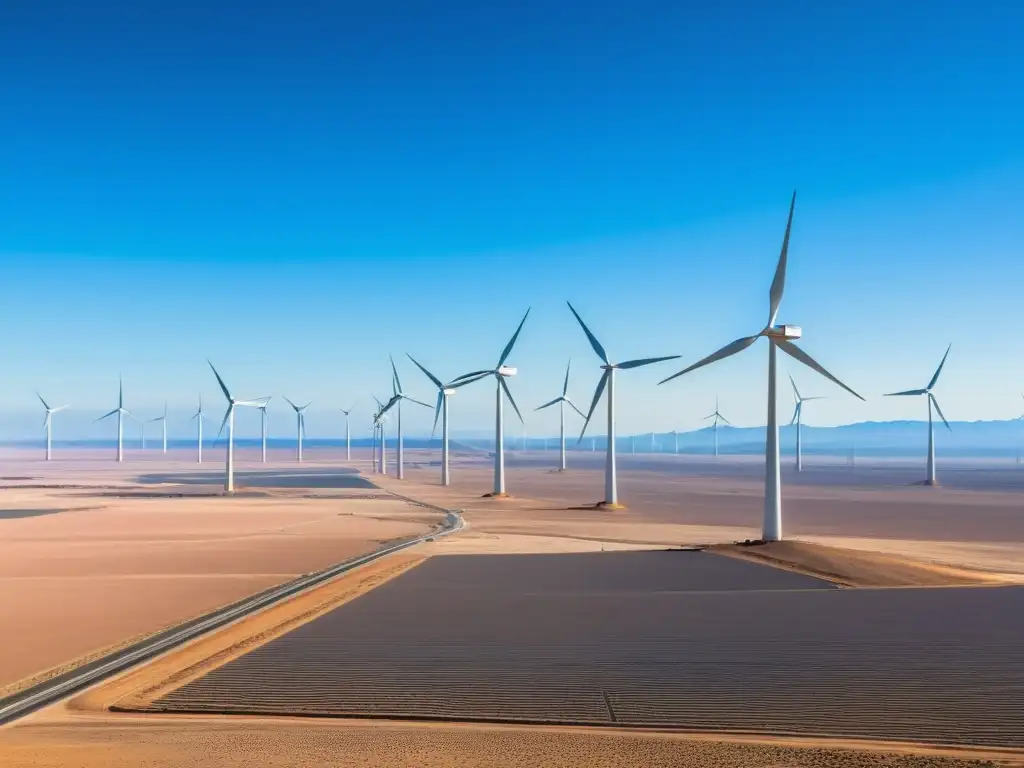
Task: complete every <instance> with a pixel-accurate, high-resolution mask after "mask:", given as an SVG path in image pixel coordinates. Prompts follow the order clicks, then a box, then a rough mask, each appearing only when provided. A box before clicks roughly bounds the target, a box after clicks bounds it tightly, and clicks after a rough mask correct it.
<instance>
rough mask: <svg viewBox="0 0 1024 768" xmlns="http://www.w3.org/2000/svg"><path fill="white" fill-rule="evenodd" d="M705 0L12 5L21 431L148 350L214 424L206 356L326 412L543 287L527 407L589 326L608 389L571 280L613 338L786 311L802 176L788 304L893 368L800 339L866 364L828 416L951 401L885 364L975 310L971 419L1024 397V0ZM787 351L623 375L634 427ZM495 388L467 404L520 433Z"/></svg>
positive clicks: (465, 420) (836, 344) (130, 396)
mask: <svg viewBox="0 0 1024 768" xmlns="http://www.w3.org/2000/svg"><path fill="white" fill-rule="evenodd" d="M687 5H688V4H683V3H669V2H660V3H653V2H636V0H634V1H633V2H628V3H627V2H615V3H601V4H593V3H584V2H564V3H559V4H551V3H541V2H533V1H532V0H528V1H526V2H520V3H515V4H491V3H470V2H438V3H430V4H428V3H406V2H393V3H385V4H380V3H378V4H366V3H358V4H357V3H329V2H288V3H284V2H269V1H268V0H254V1H253V2H251V3H247V4H243V5H240V4H238V3H218V2H216V1H213V2H210V3H207V4H199V3H167V2H161V3H158V2H152V1H148V0H131V1H129V0H121V1H118V0H109V1H108V2H103V3H98V2H97V3H90V2H83V1H82V0H78V1H72V0H65V1H63V2H61V1H59V0H49V1H47V2H27V1H24V0H15V1H14V2H8V3H4V4H3V6H2V7H0V70H2V71H3V72H4V73H5V75H4V77H3V78H0V104H3V118H2V119H0V148H2V151H0V328H2V335H0V371H2V373H0V391H2V396H3V404H2V406H0V408H2V411H0V416H2V419H3V421H2V423H0V438H2V437H11V436H22V435H25V434H36V430H37V428H38V423H37V422H38V421H39V420H40V419H39V418H37V417H41V414H40V413H37V412H36V411H37V405H38V404H37V403H35V402H34V395H33V394H32V392H33V390H35V389H37V388H39V389H41V390H43V391H44V394H46V395H47V396H48V397H49V398H51V399H53V400H55V401H60V402H71V403H73V404H74V405H75V406H76V408H77V409H78V411H79V417H78V418H80V420H81V422H82V424H81V427H78V426H76V427H75V428H74V429H75V430H79V429H80V430H81V434H80V435H79V436H86V435H89V434H94V435H96V436H97V437H100V436H105V434H106V432H104V430H101V429H98V428H89V429H87V428H86V427H85V421H86V418H85V417H86V416H89V417H92V416H94V415H96V414H97V413H99V412H101V411H105V410H109V408H111V407H113V404H114V402H113V401H114V399H115V396H116V386H117V375H118V372H123V374H124V376H125V386H126V399H127V404H128V406H129V407H131V408H134V409H136V410H138V411H140V412H141V413H142V414H143V415H156V411H157V410H158V409H159V408H160V405H161V403H162V401H163V399H164V398H165V397H166V398H168V399H169V400H170V401H171V407H172V415H174V417H175V420H174V421H173V423H172V425H171V432H172V434H183V433H185V432H187V431H189V430H190V429H191V428H190V427H189V426H188V425H187V424H186V423H185V422H184V420H183V419H184V417H185V416H187V415H190V414H186V413H185V410H186V409H187V408H190V407H191V405H192V402H193V400H194V397H195V393H196V391H197V390H198V389H202V391H204V392H205V393H206V396H207V398H208V399H209V401H210V402H211V403H215V402H217V401H216V400H215V396H216V389H215V382H214V381H213V379H212V377H211V376H210V375H209V373H208V371H207V370H205V369H204V366H205V363H204V358H205V357H207V356H209V357H211V358H213V359H214V361H215V362H216V363H217V364H218V365H219V366H220V367H221V368H222V372H223V373H224V375H225V377H226V378H227V379H228V380H229V383H232V385H233V386H235V387H236V388H237V389H238V390H239V393H240V394H242V395H263V394H268V393H276V394H285V395H288V396H289V397H292V398H293V399H297V400H298V399H301V400H306V399H312V400H314V401H315V404H314V406H313V408H312V409H311V414H310V421H309V432H310V434H311V436H326V435H328V434H333V433H337V432H338V431H339V429H340V422H334V421H329V420H333V419H334V418H335V416H334V415H331V412H330V410H329V409H331V408H335V407H338V406H342V405H344V406H347V405H348V404H350V402H351V401H354V400H355V401H359V402H360V403H361V404H362V405H363V406H364V408H363V415H364V417H365V416H366V415H367V413H368V406H369V403H370V399H369V394H370V392H371V391H372V392H377V393H378V394H380V395H384V394H385V393H386V391H387V389H388V387H389V371H388V367H387V366H388V363H387V354H388V352H389V351H392V352H394V353H395V355H396V358H397V357H398V356H399V354H401V353H404V352H406V351H408V352H411V353H413V354H414V355H416V356H418V357H420V358H421V359H422V360H423V362H425V363H427V364H428V365H433V366H434V367H436V369H437V373H438V374H439V375H441V376H442V377H444V378H450V377H453V376H455V375H457V374H459V373H461V372H464V371H465V370H469V369H473V368H477V367H482V366H484V365H488V364H492V363H493V362H494V358H496V356H497V355H498V353H499V352H500V350H501V348H502V346H503V345H504V343H505V341H506V340H507V338H508V336H509V335H510V334H511V332H512V331H513V330H514V328H515V325H516V323H517V322H518V320H519V317H520V316H521V314H522V312H523V311H525V309H526V307H527V306H530V305H532V306H533V308H534V310H533V313H532V314H531V317H530V320H529V321H528V323H527V326H526V328H525V329H524V332H523V335H522V338H521V341H520V344H521V346H520V348H519V350H518V351H517V352H516V353H515V354H514V355H513V359H512V360H511V361H510V362H513V363H514V364H517V365H519V367H520V369H521V377H520V378H519V379H518V380H516V381H515V382H514V383H513V391H514V393H515V394H516V396H517V400H518V401H519V404H520V406H521V407H522V408H523V409H524V411H525V410H526V409H527V408H532V407H533V406H535V405H538V404H539V403H541V402H544V401H545V400H547V399H550V398H551V397H554V396H555V395H556V394H558V391H559V388H560V384H561V376H562V373H563V371H564V363H565V359H566V358H567V357H568V356H570V355H572V356H573V357H574V360H575V372H574V379H573V384H572V394H573V395H575V397H576V399H577V401H578V402H579V404H580V407H584V406H585V404H587V403H588V402H589V399H590V395H591V392H592V389H593V386H594V383H595V382H596V379H597V374H598V370H597V368H596V363H597V360H596V357H595V356H594V355H593V353H592V352H591V351H590V349H589V346H588V345H587V344H586V340H585V338H584V337H583V334H582V333H581V332H580V330H579V329H578V327H576V326H575V325H574V322H573V319H572V317H571V315H570V314H569V312H568V310H567V309H566V308H565V304H564V302H565V300H566V299H571V300H572V301H573V302H574V304H575V305H576V306H577V308H578V309H579V311H580V312H581V313H582V314H583V316H584V318H586V319H588V321H589V322H590V323H591V326H592V328H593V329H594V331H595V333H597V335H598V337H599V338H600V339H601V340H602V341H603V342H604V343H605V346H606V347H608V349H609V352H610V353H611V354H612V356H613V357H616V358H619V359H623V358H627V357H635V356H648V355H659V354H682V355H683V361H682V362H683V363H684V364H685V363H689V362H692V361H693V360H695V359H697V358H699V357H701V356H703V355H705V354H707V353H709V352H711V351H713V350H714V349H716V348H717V347H719V346H721V345H722V344H724V343H726V342H728V341H730V340H732V339H733V338H735V337H737V336H739V335H746V334H747V333H750V332H756V331H757V330H759V329H760V327H761V326H762V325H763V323H764V320H765V318H766V315H767V293H768V287H769V284H770V282H771V277H772V270H773V269H774V263H775V259H776V258H777V256H778V249H779V245H780V241H781V237H782V230H783V227H784V223H785V214H786V205H787V203H788V199H789V195H790V192H791V190H792V189H793V188H797V189H798V190H799V199H798V204H797V214H796V223H795V226H794V232H793V241H792V247H791V252H790V254H791V261H790V279H789V282H788V285H787V294H786V298H785V301H784V302H783V309H782V312H781V314H780V320H783V321H786V322H791V323H796V324H799V325H802V326H803V327H804V329H805V342H804V347H805V349H807V350H808V351H810V352H811V353H812V354H814V355H815V356H816V357H817V358H818V359H819V360H820V361H821V362H822V363H823V364H825V365H826V366H828V367H830V368H831V369H832V370H833V372H834V373H836V374H837V375H839V376H840V377H841V378H843V379H845V380H846V381H847V382H848V383H849V384H851V385H852V386H854V387H855V388H857V389H860V390H862V392H863V394H865V396H867V397H869V402H868V403H867V404H864V405H861V404H859V403H856V402H855V401H853V400H852V398H849V397H848V396H845V395H843V394H842V393H841V391H840V390H838V389H837V388H835V387H833V386H832V385H830V384H828V383H827V382H825V381H823V380H820V379H818V378H817V377H816V376H815V375H814V374H813V373H811V372H809V371H807V370H800V369H798V368H797V367H796V364H795V363H792V364H791V363H790V361H788V360H787V361H786V370H787V371H793V372H794V375H796V376H797V379H798V382H800V383H801V384H802V385H803V388H804V389H805V390H806V391H807V392H808V393H814V394H827V395H829V396H834V397H831V399H829V400H826V401H823V402H822V403H816V404H815V405H818V406H820V407H818V408H815V409H814V410H813V412H812V411H811V409H810V408H809V409H808V413H807V420H808V422H811V423H819V424H834V423H844V422H848V421H852V420H862V419H888V418H919V417H921V416H923V412H924V411H923V409H924V404H923V402H920V401H916V400H910V399H898V400H893V399H885V400H881V399H878V398H877V397H875V396H877V395H878V394H879V393H881V392H884V391H890V390H893V389H904V388H910V387H916V386H923V385H924V384H925V383H926V382H927V380H928V379H929V377H930V376H931V374H932V372H933V370H934V368H935V366H936V365H937V363H938V360H939V358H940V357H941V355H942V352H943V351H944V350H945V347H946V345H947V344H948V343H949V342H951V341H952V342H953V352H952V354H951V355H950V360H949V363H948V365H947V369H946V372H945V373H944V375H943V379H942V381H941V383H940V385H939V388H938V394H939V398H940V402H941V403H942V405H943V407H944V409H945V411H946V414H947V416H948V417H949V418H951V419H954V418H955V419H978V418H1003V417H1010V416H1017V415H1018V414H1019V412H1020V407H1021V405H1024V403H1022V402H1021V399H1020V394H1019V393H1020V389H1021V388H1022V387H1024V365H1022V363H1021V360H1022V352H1024V335H1022V333H1021V331H1020V328H1021V325H1022V323H1021V319H1022V312H1024V309H1022V303H1021V300H1020V295H1021V285H1022V284H1024V283H1022V278H1024V266H1022V263H1024V260H1022V258H1021V256H1022V245H1024V224H1022V215H1021V212H1022V210H1024V139H1022V134H1021V126H1022V125H1024V107H1022V103H1024V102H1022V100H1021V95H1020V83H1021V82H1024V46H1022V45H1021V44H1020V41H1021V40H1022V39H1024V8H1020V7H1018V6H1017V5H1016V4H1013V3H1007V2H988V1H986V0H980V1H979V2H974V3H964V2H952V1H950V0H930V1H929V2H924V1H923V0H905V1H904V2H900V3H892V2H883V1H882V0H865V1H862V2H857V3H821V2H812V1H811V0H805V1H797V0H788V1H783V2H777V3H771V4H765V3H762V2H757V1H756V0H742V1H741V0H723V2H720V3H715V4H706V3H704V4H699V5H696V6H693V7H692V8H687V7H686V6H687ZM765 361H766V349H765V346H764V343H763V342H762V343H760V344H759V345H758V346H757V347H755V348H753V349H751V350H748V351H747V352H746V353H744V354H743V355H742V356H740V357H738V358H736V359H734V360H732V361H729V362H726V363H722V364H719V365H717V366H715V367H713V368H709V369H707V370H705V371H702V372H699V373H697V374H694V375H692V376H688V377H683V378H681V379H679V380H676V381H675V382H673V383H671V384H669V385H665V386H662V387H655V386H654V385H655V382H656V381H657V380H658V379H660V378H662V377H663V376H665V375H668V374H669V373H671V372H674V370H675V368H674V367H673V364H666V365H665V366H658V367H657V369H656V370H655V369H648V370H643V371H631V372H627V373H625V374H624V375H623V376H622V377H621V379H620V387H619V395H620V399H619V412H620V429H621V430H623V431H626V432H628V431H646V430H650V429H652V428H657V429H659V430H667V429H670V428H672V427H677V428H680V429H682V428H692V427H694V426H696V425H697V423H698V419H699V417H700V416H702V415H704V414H705V413H708V412H710V411H711V410H712V409H713V401H714V397H715V394H716V393H720V394H721V396H722V410H723V412H725V413H726V415H728V416H730V418H731V419H732V420H733V421H734V422H736V423H738V424H761V423H763V422H764V409H765V404H764V377H765V373H764V372H765V367H766V365H765ZM402 370H403V373H404V378H405V382H406V388H407V389H409V390H410V391H411V392H412V393H413V394H416V395H419V396H420V397H422V398H423V399H425V400H432V392H431V391H430V389H429V388H428V386H427V382H426V380H425V379H424V378H423V377H422V376H421V375H419V374H418V373H417V372H416V371H415V370H414V369H412V367H411V365H408V364H403V369H402ZM472 389H473V390H475V391H471V390H469V389H467V390H466V391H464V392H463V393H461V394H460V395H459V397H458V402H457V404H456V405H454V406H453V428H455V429H456V430H457V431H465V430H472V429H488V428H489V424H490V422H489V421H488V418H489V416H490V413H491V412H492V408H493V397H492V392H491V389H490V387H487V386H479V387H474V388H472ZM787 403H788V399H787ZM217 407H218V408H219V407H220V405H219V403H217ZM68 418H69V423H74V424H77V422H74V421H73V417H72V416H71V415H70V414H69V415H68ZM254 423H255V422H254ZM274 423H275V429H274V431H275V432H279V433H281V434H285V433H287V432H286V430H289V429H290V428H291V420H290V419H288V420H286V413H285V411H277V412H276V415H275V422H274ZM428 423H429V418H428V417H427V416H426V414H423V416H421V417H419V418H417V419H414V420H413V425H412V426H413V428H414V429H419V428H422V426H423V425H425V424H428ZM528 423H529V425H530V429H531V431H534V432H540V431H549V430H551V429H553V427H554V424H555V421H554V414H552V415H551V416H550V417H549V416H530V417H528ZM602 430H603V426H600V427H599V429H598V431H602ZM107 431H109V430H107ZM65 435H66V433H65Z"/></svg>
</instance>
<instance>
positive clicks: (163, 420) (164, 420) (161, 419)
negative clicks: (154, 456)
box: [142, 400, 167, 453]
mask: <svg viewBox="0 0 1024 768" xmlns="http://www.w3.org/2000/svg"><path fill="white" fill-rule="evenodd" d="M147 421H148V423H152V422H154V421H159V422H160V425H161V426H162V427H163V429H164V453H167V401H166V400H164V415H163V416H157V417H156V418H155V419H148V420H147ZM143 429H145V428H143ZM143 434H145V433H143ZM142 447H143V448H145V447H146V446H145V437H143V446H142Z"/></svg>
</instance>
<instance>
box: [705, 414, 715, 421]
mask: <svg viewBox="0 0 1024 768" xmlns="http://www.w3.org/2000/svg"><path fill="white" fill-rule="evenodd" d="M717 415H718V414H717V413H711V414H708V415H707V416H705V417H704V419H703V421H707V420H708V419H713V418H715V416H717Z"/></svg>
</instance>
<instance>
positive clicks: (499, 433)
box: [452, 309, 530, 497]
mask: <svg viewBox="0 0 1024 768" xmlns="http://www.w3.org/2000/svg"><path fill="white" fill-rule="evenodd" d="M529 316H530V310H529V309H527V310H526V314H525V315H523V319H522V320H520V321H519V327H518V328H516V332H515V333H514V334H512V338H511V339H509V342H508V344H506V345H505V349H503V350H502V352H501V357H499V358H498V364H497V365H496V366H494V368H493V369H492V370H489V371H473V372H472V373H467V374H464V375H462V376H459V377H458V378H457V379H455V381H453V382H452V384H454V385H458V386H461V385H463V384H469V383H470V382H472V381H479V380H480V379H483V378H486V377H488V376H493V377H494V379H495V381H496V382H497V385H496V387H495V409H494V410H495V412H494V490H493V491H492V492H491V493H489V494H486V495H488V496H499V497H501V496H508V494H507V493H506V492H505V411H504V407H503V406H504V398H503V397H502V393H503V392H504V394H505V396H507V397H508V401H509V402H510V403H512V407H513V408H514V409H515V411H516V416H518V417H519V421H520V422H522V421H523V414H521V413H520V412H519V406H517V405H516V401H515V400H513V399H512V393H511V392H510V391H509V388H508V384H506V383H505V379H507V378H510V377H512V376H515V375H516V373H517V369H515V368H512V367H510V366H507V365H505V361H506V360H507V359H508V356H509V354H511V352H512V347H514V346H515V343H516V339H518V338H519V332H520V331H522V330H523V324H524V323H525V322H526V318H528V317H529Z"/></svg>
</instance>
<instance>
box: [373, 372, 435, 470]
mask: <svg viewBox="0 0 1024 768" xmlns="http://www.w3.org/2000/svg"><path fill="white" fill-rule="evenodd" d="M388 357H389V358H390V360H391V391H392V395H391V399H390V400H388V402H387V405H385V406H384V410H383V411H381V415H383V414H385V413H387V412H388V411H390V410H391V409H392V408H394V407H395V406H398V410H397V413H398V479H399V480H404V479H405V450H404V447H403V445H402V401H403V400H408V401H409V402H410V403H416V405H422V406H423V407H424V408H429V407H430V406H429V405H427V404H426V403H421V402H420V401H419V400H416V399H415V398H412V397H409V396H408V395H407V394H405V393H404V392H403V391H402V380H401V379H400V378H398V369H397V368H396V367H395V358H393V357H391V356H390V355H389V356H388Z"/></svg>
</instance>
